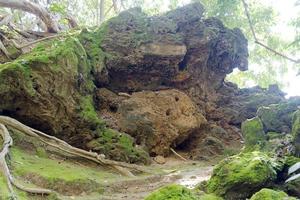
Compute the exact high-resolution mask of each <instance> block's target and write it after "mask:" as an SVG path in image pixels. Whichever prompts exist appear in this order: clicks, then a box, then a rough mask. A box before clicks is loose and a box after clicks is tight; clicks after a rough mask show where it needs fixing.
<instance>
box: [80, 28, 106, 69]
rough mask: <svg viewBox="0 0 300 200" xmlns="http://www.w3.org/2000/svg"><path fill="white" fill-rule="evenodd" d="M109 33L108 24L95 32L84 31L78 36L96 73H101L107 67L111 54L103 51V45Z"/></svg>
mask: <svg viewBox="0 0 300 200" xmlns="http://www.w3.org/2000/svg"><path fill="white" fill-rule="evenodd" d="M107 32H108V25H107V23H104V24H102V25H101V26H100V27H99V28H96V29H94V30H89V29H83V30H82V31H81V33H80V34H79V35H78V38H79V40H80V42H81V43H82V44H83V46H84V48H85V50H86V53H87V56H88V59H89V61H90V64H91V67H92V69H93V70H94V71H96V72H101V71H102V69H103V68H104V67H105V64H104V61H105V58H106V57H110V55H109V54H107V53H105V52H104V51H103V50H102V47H101V44H102V42H103V40H104V38H105V36H106V34H107Z"/></svg>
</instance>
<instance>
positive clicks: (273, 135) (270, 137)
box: [267, 132, 284, 140]
mask: <svg viewBox="0 0 300 200" xmlns="http://www.w3.org/2000/svg"><path fill="white" fill-rule="evenodd" d="M283 137H284V134H281V133H277V132H268V133H267V139H268V140H273V139H281V138H283Z"/></svg>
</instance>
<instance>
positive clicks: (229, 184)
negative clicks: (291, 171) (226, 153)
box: [206, 151, 282, 199]
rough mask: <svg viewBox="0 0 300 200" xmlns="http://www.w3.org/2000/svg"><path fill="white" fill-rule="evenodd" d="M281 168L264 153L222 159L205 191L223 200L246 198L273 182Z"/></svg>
mask: <svg viewBox="0 0 300 200" xmlns="http://www.w3.org/2000/svg"><path fill="white" fill-rule="evenodd" d="M281 168H282V165H280V164H279V163H277V162H276V161H274V160H273V159H272V158H270V157H269V156H267V155H266V154H265V153H262V152H258V151H254V152H248V153H241V154H239V155H236V156H232V157H229V158H226V159H224V160H223V161H221V162H220V163H219V164H218V165H217V166H216V167H215V168H214V170H213V174H212V177H211V178H210V180H209V181H208V182H207V184H206V190H207V192H208V193H215V194H216V195H218V196H222V197H225V199H230V198H246V197H249V196H251V195H252V194H253V193H254V192H256V191H258V190H259V189H261V188H262V187H264V186H265V185H267V184H268V183H270V182H271V181H273V180H275V179H276V175H277V172H276V171H277V170H280V169H281Z"/></svg>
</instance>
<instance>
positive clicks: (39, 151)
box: [36, 147, 48, 158]
mask: <svg viewBox="0 0 300 200" xmlns="http://www.w3.org/2000/svg"><path fill="white" fill-rule="evenodd" d="M36 155H37V156H38V157H41V158H48V154H47V152H46V150H45V149H44V148H42V147H37V148H36Z"/></svg>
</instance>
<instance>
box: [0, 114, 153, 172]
mask: <svg viewBox="0 0 300 200" xmlns="http://www.w3.org/2000/svg"><path fill="white" fill-rule="evenodd" d="M0 123H2V124H4V125H6V126H9V127H11V128H13V129H16V130H19V131H21V132H22V133H24V134H26V135H28V136H31V137H34V138H36V139H38V140H40V141H41V142H43V143H45V144H47V145H49V146H51V147H54V148H56V149H59V150H61V151H62V152H64V153H66V154H69V155H72V156H76V157H79V158H84V159H87V160H90V161H93V162H95V163H98V164H101V165H106V166H109V167H112V168H114V169H117V170H118V171H119V172H120V173H122V174H123V175H127V176H133V175H132V173H131V172H130V171H129V170H127V169H131V170H136V171H140V172H145V173H151V172H150V171H149V170H147V169H145V168H144V167H142V166H139V165H136V164H129V163H125V162H119V161H114V160H108V159H105V158H102V157H101V156H100V155H99V154H97V153H96V152H89V151H85V150H83V149H79V148H76V147H73V146H71V145H70V144H68V143H66V142H65V141H63V140H60V139H58V138H56V137H53V136H50V135H47V134H45V133H43V132H41V131H38V130H35V129H32V128H30V127H28V126H26V125H24V124H22V123H20V122H19V121H17V120H15V119H13V118H10V117H6V116H0ZM125 168H127V169H125Z"/></svg>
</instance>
